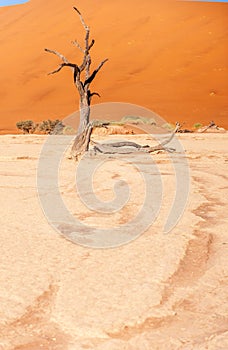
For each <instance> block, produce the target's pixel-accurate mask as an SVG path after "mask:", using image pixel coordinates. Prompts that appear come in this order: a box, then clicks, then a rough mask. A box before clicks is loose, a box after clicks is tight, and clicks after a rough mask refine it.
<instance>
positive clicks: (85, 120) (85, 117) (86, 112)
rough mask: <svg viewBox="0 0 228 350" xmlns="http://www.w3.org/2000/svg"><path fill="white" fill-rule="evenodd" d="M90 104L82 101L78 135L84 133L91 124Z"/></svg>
mask: <svg viewBox="0 0 228 350" xmlns="http://www.w3.org/2000/svg"><path fill="white" fill-rule="evenodd" d="M89 117H90V104H89V102H88V101H80V121H79V126H78V132H77V134H80V133H82V132H83V131H84V130H85V129H86V127H87V125H88V124H89Z"/></svg>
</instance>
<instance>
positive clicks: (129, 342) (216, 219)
mask: <svg viewBox="0 0 228 350" xmlns="http://www.w3.org/2000/svg"><path fill="white" fill-rule="evenodd" d="M94 137H95V140H96V141H97V140H101V139H103V138H104V137H101V136H94ZM119 137H126V136H119ZM127 137H128V139H129V140H133V141H136V142H139V143H142V144H146V143H148V142H150V141H148V136H145V135H138V136H134V135H128V136H127ZM110 138H111V136H109V139H110ZM178 138H179V140H180V141H181V143H182V144H183V146H184V149H185V150H186V155H187V158H188V161H189V167H190V177H191V184H190V193H189V198H188V202H187V205H186V208H185V211H184V214H183V216H182V218H181V220H180V221H179V222H178V224H177V225H176V227H175V228H174V229H173V230H172V231H171V232H170V233H169V234H167V235H165V234H163V233H162V227H163V225H164V221H165V218H166V217H167V213H168V212H169V210H170V207H171V205H172V201H173V198H174V194H175V176H174V168H173V166H172V164H171V163H170V160H169V158H168V157H167V154H165V153H161V154H155V155H153V156H151V161H152V159H153V161H154V162H155V163H156V164H157V166H158V167H159V169H160V173H161V178H162V181H163V194H164V197H163V201H162V207H161V210H160V213H159V216H158V218H157V220H156V221H155V222H154V224H153V225H152V226H151V227H150V228H149V229H148V230H147V231H146V232H145V233H144V234H142V235H141V236H140V237H139V238H138V239H136V240H134V241H132V242H131V243H129V244H127V245H124V246H121V247H119V248H114V249H92V248H86V247H82V246H79V245H76V244H73V243H72V242H70V241H68V240H66V239H65V238H64V237H63V236H61V235H59V234H58V233H57V232H55V231H54V229H52V228H51V226H50V225H49V224H48V222H47V221H46V218H45V216H44V214H43V212H42V209H41V207H40V203H39V199H38V194H37V188H36V170H37V164H38V159H39V155H40V151H41V148H42V145H43V143H44V140H45V139H46V136H39V135H28V136H27V135H17V136H13V135H3V136H1V137H0V146H1V150H2V151H1V156H0V180H1V187H0V206H1V217H0V227H1V231H0V240H1V252H0V286H1V287H0V349H1V350H38V349H45V350H80V349H81V350H82V349H90V350H141V349H142V350H151V349H153V350H155V349H158V350H167V349H169V350H176V349H178V350H180V349H181V350H190V349H197V350H205V349H210V350H225V349H227V348H228V333H227V321H228V320H227V315H228V303H227V290H228V285H227V275H228V269H227V244H228V239H227V238H228V234H227V232H228V225H227V224H228V222H227V211H228V203H227V198H228V188H227V171H226V170H227V164H228V156H227V153H226V152H227V146H228V145H227V133H224V134H182V135H179V136H178ZM52 140H53V141H54V142H55V141H56V145H57V144H59V140H60V136H57V137H56V136H53V138H52ZM107 160H109V162H107V166H105V165H104V166H103V168H101V169H100V170H99V169H98V171H97V173H96V176H94V178H93V181H94V188H95V189H96V191H97V195H98V196H99V197H100V198H101V199H103V200H110V199H112V198H113V191H112V189H113V186H114V183H115V181H116V180H118V179H119V178H120V179H121V178H125V179H127V182H128V184H129V186H130V190H131V194H132V195H131V197H130V202H129V203H130V204H129V203H127V204H126V205H125V206H124V207H123V209H122V210H121V211H120V212H119V213H115V214H113V215H112V217H111V220H110V219H108V220H107V214H106V216H105V215H104V214H99V213H96V212H91V211H89V210H88V209H87V208H86V207H85V206H84V205H83V204H82V203H81V202H80V201H79V200H78V198H76V196H75V187H74V176H75V163H74V162H73V161H72V160H69V159H67V158H66V159H64V160H63V162H62V168H61V169H62V170H60V182H59V186H60V192H61V195H62V197H63V199H64V201H65V203H66V205H67V207H68V208H69V210H71V212H72V213H73V215H76V216H77V217H78V219H79V220H81V221H83V222H84V223H86V224H88V225H97V224H98V225H101V224H102V225H105V227H108V225H111V224H113V225H116V224H117V225H118V224H124V223H126V222H128V221H129V219H130V218H132V216H134V215H135V213H136V212H137V210H138V208H139V207H140V205H141V204H142V203H143V201H142V200H143V196H144V191H143V183H142V184H141V185H140V181H142V179H141V177H140V176H139V174H138V173H137V170H136V168H134V167H133V166H131V165H130V164H124V163H121V162H120V160H119V159H114V160H113V159H108V158H107ZM176 161H177V162H181V158H179V156H178V154H177V158H176ZM174 162H175V160H174ZM102 169H103V170H102ZM151 171H152V168H151V164H150V162H149V163H148V168H147V172H151ZM153 176H156V174H155V175H153ZM183 181H184V179H183ZM139 189H140V190H139ZM109 218H110V217H109ZM110 230H111V228H110Z"/></svg>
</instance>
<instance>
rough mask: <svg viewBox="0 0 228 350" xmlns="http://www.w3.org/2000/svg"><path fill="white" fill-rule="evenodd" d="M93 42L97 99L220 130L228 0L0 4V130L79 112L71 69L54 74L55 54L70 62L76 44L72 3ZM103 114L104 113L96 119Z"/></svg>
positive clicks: (227, 105) (226, 88) (80, 34)
mask: <svg viewBox="0 0 228 350" xmlns="http://www.w3.org/2000/svg"><path fill="white" fill-rule="evenodd" d="M75 5H76V6H78V7H79V9H80V10H81V12H82V13H83V15H84V17H85V20H86V22H87V23H88V24H89V25H90V27H91V36H92V37H93V38H94V39H96V43H95V46H94V48H93V64H94V67H96V66H97V65H98V63H99V62H100V61H101V60H102V59H104V58H106V57H108V58H109V62H108V63H106V64H105V66H104V67H103V69H102V71H101V72H100V73H99V75H98V76H97V78H96V81H95V83H94V89H95V91H98V92H99V93H100V94H101V99H99V98H98V97H96V96H95V97H94V100H93V101H94V103H98V102H107V101H111V102H129V103H134V104H138V105H141V106H143V107H147V108H150V109H151V110H152V111H154V112H156V113H157V114H159V115H161V116H162V117H163V118H165V119H166V120H167V121H169V122H176V121H180V122H186V124H185V125H186V126H188V127H191V126H192V125H193V124H194V123H196V122H201V123H203V124H208V123H209V121H210V120H214V121H215V122H216V123H217V124H218V125H220V126H224V127H226V128H227V127H228V118H227V114H228V98H227V96H228V73H227V62H228V42H227V38H228V35H227V30H228V21H227V18H228V4H224V3H221V4H218V3H206V2H203V3H199V2H189V1H183V2H182V1H171V0H170V1H163V0H161V1H158V0H124V1H123V0H115V1H113V0H105V1H104V0H99V1H91V0H83V1H82V0H78V1H75V0H68V1H62V0H52V1H46V0H31V1H29V2H28V3H26V4H23V5H18V6H12V7H7V8H0V23H1V30H0V43H1V58H0V62H1V75H0V129H1V130H0V132H1V133H7V132H12V131H15V123H16V122H17V121H19V120H22V119H33V120H34V121H41V120H44V119H48V118H61V119H62V118H64V117H66V116H67V115H69V114H71V113H72V112H73V111H75V110H77V108H78V96H77V92H76V91H75V89H74V86H73V82H72V76H71V71H70V70H68V69H65V70H62V71H61V72H60V73H59V74H57V75H55V76H47V73H48V72H50V71H52V70H53V69H55V68H56V67H57V66H58V64H59V60H58V59H57V58H56V57H54V56H53V55H51V54H47V53H45V52H44V50H43V49H44V48H45V47H48V48H51V49H55V50H57V51H59V52H61V53H63V54H65V55H66V56H67V57H68V58H69V60H72V61H75V62H76V63H78V62H79V61H80V59H81V57H80V52H79V50H77V48H76V47H74V46H73V45H71V41H72V40H75V39H78V40H79V41H80V42H81V43H82V42H83V40H84V30H83V28H82V26H81V23H80V20H79V18H78V17H77V14H76V12H75V11H73V10H72V6H75ZM101 117H102V116H101Z"/></svg>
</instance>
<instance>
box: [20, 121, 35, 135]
mask: <svg viewBox="0 0 228 350" xmlns="http://www.w3.org/2000/svg"><path fill="white" fill-rule="evenodd" d="M37 126H38V124H36V123H34V122H33V121H32V120H21V121H19V122H17V123H16V127H17V128H18V129H19V130H22V131H23V133H24V134H29V133H31V134H32V133H34V131H35V130H36V128H37Z"/></svg>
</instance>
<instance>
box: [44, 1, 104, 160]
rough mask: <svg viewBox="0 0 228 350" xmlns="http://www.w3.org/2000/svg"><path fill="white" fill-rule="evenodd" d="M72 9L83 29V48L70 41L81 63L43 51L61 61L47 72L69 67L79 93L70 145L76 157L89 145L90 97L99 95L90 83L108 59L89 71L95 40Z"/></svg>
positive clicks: (78, 12)
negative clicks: (77, 111)
mask: <svg viewBox="0 0 228 350" xmlns="http://www.w3.org/2000/svg"><path fill="white" fill-rule="evenodd" d="M73 9H74V10H75V11H76V12H77V14H78V15H79V18H80V20H81V23H82V25H83V27H84V29H85V43H84V48H83V47H82V46H81V45H80V44H79V43H78V42H77V41H76V40H75V41H73V42H72V43H73V44H74V45H75V46H76V47H77V48H78V49H79V50H80V51H81V52H82V54H83V59H82V63H81V64H80V65H78V64H76V63H71V62H69V61H68V59H67V58H66V57H65V56H63V55H62V54H61V53H59V52H57V51H55V50H50V49H47V48H46V49H45V51H46V52H49V53H52V54H54V55H56V56H58V57H59V58H60V59H61V61H62V63H61V64H60V65H59V67H58V68H57V69H55V70H54V71H52V72H50V73H49V74H55V73H58V72H60V71H61V69H62V68H64V67H69V68H71V69H72V71H73V79H74V85H75V87H76V89H77V90H78V93H79V107H80V121H79V127H78V132H77V136H76V138H75V140H74V144H73V147H72V155H73V156H74V157H76V158H77V156H78V155H80V154H81V153H83V152H84V151H85V150H87V149H88V145H89V139H90V134H91V132H92V129H91V127H89V120H90V105H91V100H92V97H93V96H95V95H96V96H99V97H100V95H99V94H98V93H97V92H92V91H91V90H90V84H91V83H92V82H93V80H94V78H95V77H96V75H97V73H98V72H99V71H100V69H101V68H102V67H103V65H104V64H105V63H106V62H107V61H108V59H107V58H106V59H104V60H103V61H101V63H100V64H99V65H98V67H97V68H96V69H94V70H93V71H92V72H91V56H90V50H91V48H92V47H93V45H94V43H95V40H94V39H92V40H91V41H90V28H89V27H88V26H87V24H86V23H85V21H84V18H83V17H82V15H81V12H80V11H79V10H78V9H77V8H76V7H74V8H73ZM82 73H84V76H83V77H82ZM83 142H84V143H83ZM85 142H87V144H85Z"/></svg>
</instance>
